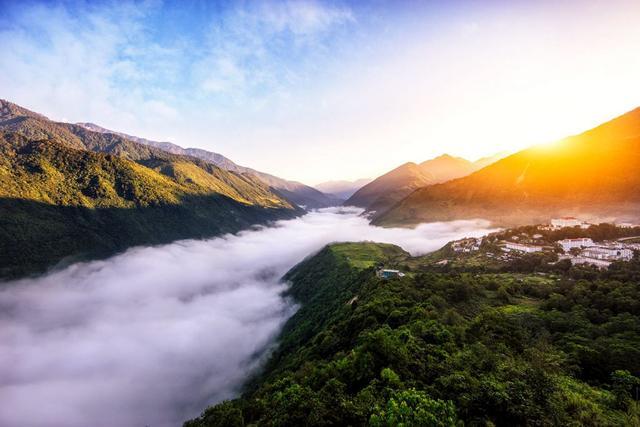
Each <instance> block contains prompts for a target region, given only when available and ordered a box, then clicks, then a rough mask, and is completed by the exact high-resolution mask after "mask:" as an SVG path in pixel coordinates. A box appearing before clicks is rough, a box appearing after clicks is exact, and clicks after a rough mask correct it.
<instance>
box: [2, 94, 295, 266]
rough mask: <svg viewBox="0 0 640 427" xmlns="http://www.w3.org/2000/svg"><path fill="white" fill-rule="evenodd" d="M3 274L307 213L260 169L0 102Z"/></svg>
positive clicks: (234, 229) (198, 236)
mask: <svg viewBox="0 0 640 427" xmlns="http://www.w3.org/2000/svg"><path fill="white" fill-rule="evenodd" d="M0 152H1V153H2V156H1V157H0V277H15V276H19V275H23V274H29V273H34V272H40V271H43V270H44V269H45V268H47V267H49V266H51V265H53V264H55V263H58V262H60V261H65V260H68V261H72V260H78V259H83V258H92V257H99V256H107V255H111V254H113V253H114V252H117V251H120V250H123V249H125V248H127V247H130V246H132V245H141V244H158V243H166V242H169V241H172V240H176V239H183V238H202V237H210V236H213V235H217V234H220V233H225V232H235V231H238V230H241V229H243V228H245V227H248V226H250V225H252V224H256V223H264V222H266V221H270V220H276V219H280V218H291V217H293V216H296V215H299V214H300V213H302V210H301V209H300V208H299V207H297V206H295V205H294V204H292V203H290V202H289V201H288V200H286V199H285V198H283V197H282V196H281V195H279V194H277V193H275V192H273V191H271V190H270V188H269V187H268V186H267V185H266V184H264V183H263V182H262V181H261V180H259V179H258V178H256V177H255V176H254V175H252V174H241V173H236V172H230V171H226V170H224V169H221V168H219V167H217V166H215V165H213V164H211V163H209V162H205V161H203V160H200V159H197V158H194V157H190V156H183V155H176V154H171V153H168V152H166V151H163V150H160V149H158V148H154V147H150V146H147V145H143V144H140V143H137V142H134V141H131V140H129V139H126V138H124V137H122V136H119V135H115V134H104V133H98V132H93V131H90V130H88V129H86V128H84V127H82V126H78V125H73V124H67V123H56V122H53V121H50V120H48V119H46V117H44V116H41V115H39V114H36V113H33V112H30V111H28V110H26V109H24V108H21V107H19V106H16V105H14V104H12V103H10V102H7V101H0Z"/></svg>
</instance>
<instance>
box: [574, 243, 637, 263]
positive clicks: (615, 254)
mask: <svg viewBox="0 0 640 427" xmlns="http://www.w3.org/2000/svg"><path fill="white" fill-rule="evenodd" d="M582 255H583V256H584V257H587V258H592V259H599V260H608V261H615V260H621V261H629V260H631V259H632V258H633V251H632V250H631V249H629V248H625V247H622V246H592V247H589V248H586V249H584V250H583V251H582Z"/></svg>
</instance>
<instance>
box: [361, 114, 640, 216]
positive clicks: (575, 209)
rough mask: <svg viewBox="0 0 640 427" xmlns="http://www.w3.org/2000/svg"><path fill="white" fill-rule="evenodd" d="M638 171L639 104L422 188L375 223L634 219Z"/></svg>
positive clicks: (638, 206)
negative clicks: (606, 119) (555, 139)
mask: <svg viewBox="0 0 640 427" xmlns="http://www.w3.org/2000/svg"><path fill="white" fill-rule="evenodd" d="M639 169H640V108H638V109H635V110H633V111H630V112H628V113H626V114H624V115H622V116H620V117H618V118H615V119H613V120H611V121H609V122H607V123H604V124H602V125H600V126H598V127H596V128H594V129H591V130H589V131H587V132H584V133H582V134H579V135H575V136H571V137H568V138H565V139H563V140H561V141H558V142H555V143H553V144H547V145H541V146H536V147H531V148H529V149H526V150H522V151H520V152H518V153H515V154H513V155H511V156H508V157H506V158H504V159H502V160H499V161H497V162H495V163H493V164H491V165H489V166H487V167H485V168H483V169H481V170H479V171H476V172H475V173H472V174H471V175H469V176H466V177H463V178H459V179H454V180H451V181H449V182H445V183H441V184H436V185H429V186H424V187H421V188H420V189H418V190H416V191H414V192H413V193H411V194H410V195H408V196H407V197H406V198H404V199H402V200H401V201H399V202H397V203H396V204H395V205H394V206H393V207H392V208H391V209H389V210H388V211H386V212H381V213H379V214H377V215H375V217H374V220H373V223H374V224H377V225H384V226H392V225H403V226H406V225H414V224H418V223H420V222H431V221H447V220H456V219H469V218H485V219H489V220H492V221H494V222H495V223H497V224H502V225H516V224H527V223H537V222H546V221H548V220H549V218H550V217H553V216H561V215H572V216H578V217H582V218H585V219H589V220H592V221H594V220H597V219H598V218H601V219H611V218H612V217H613V218H616V219H625V220H636V219H637V218H638V217H639V216H640V215H639V212H640V174H639V173H638V170H639ZM356 194H357V193H356Z"/></svg>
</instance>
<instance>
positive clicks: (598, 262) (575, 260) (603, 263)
mask: <svg viewBox="0 0 640 427" xmlns="http://www.w3.org/2000/svg"><path fill="white" fill-rule="evenodd" d="M570 259H571V264H572V265H576V264H591V265H595V266H596V267H598V268H607V267H609V266H610V265H611V261H607V260H603V259H595V258H587V257H581V256H580V257H572V258H570Z"/></svg>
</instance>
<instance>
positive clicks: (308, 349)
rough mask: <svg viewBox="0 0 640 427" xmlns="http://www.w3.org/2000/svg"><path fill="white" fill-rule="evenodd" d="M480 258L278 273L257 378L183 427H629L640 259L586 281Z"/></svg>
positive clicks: (333, 256)
mask: <svg viewBox="0 0 640 427" xmlns="http://www.w3.org/2000/svg"><path fill="white" fill-rule="evenodd" d="M512 232H513V230H512ZM518 234H519V233H518ZM447 246H448V247H449V248H450V245H447ZM443 249H444V248H443ZM488 249H490V250H491V254H492V255H493V256H492V257H490V258H489V257H486V260H487V262H486V264H484V263H483V264H482V267H479V265H478V263H477V259H478V258H477V257H478V256H480V255H478V253H476V254H466V253H456V252H454V251H452V250H451V251H449V252H448V253H447V255H446V259H448V260H449V261H450V262H449V263H448V264H447V265H446V266H443V265H441V264H438V262H440V260H441V259H442V258H435V259H432V258H431V257H430V256H426V257H417V258H416V257H411V256H410V255H409V254H408V253H406V252H404V251H403V250H402V249H401V248H399V247H397V246H393V245H388V244H379V243H340V244H333V245H330V246H327V247H325V248H324V249H323V250H321V251H320V252H319V253H317V254H316V255H314V256H312V257H309V258H307V259H306V260H304V261H303V262H302V263H300V264H299V265H297V266H296V267H294V268H293V269H292V270H291V271H289V272H288V273H287V274H286V276H285V279H286V280H287V282H288V283H290V288H289V291H288V294H289V296H290V297H291V298H292V299H293V300H295V301H296V302H297V303H298V306H299V309H298V310H297V311H296V313H295V314H294V315H293V316H292V317H291V318H290V319H289V320H288V321H287V323H286V324H285V325H284V327H283V329H282V332H281V334H280V336H279V337H278V339H277V343H278V345H277V346H274V348H273V351H271V352H270V355H269V357H268V360H267V362H266V363H265V365H264V368H263V370H262V372H259V373H258V374H257V375H254V377H253V378H252V379H251V380H250V381H249V383H248V384H246V385H245V387H244V389H243V393H242V394H241V395H240V396H237V397H235V398H234V399H231V400H225V401H223V402H220V403H218V404H217V405H215V406H212V407H210V408H208V409H206V410H205V411H204V412H203V413H202V415H201V416H200V417H198V418H196V419H193V420H191V421H188V422H187V423H185V427H214V426H318V425H332V426H443V427H444V426H446V427H454V426H462V425H465V426H528V425H589V426H617V425H628V426H637V425H638V424H639V423H640V412H639V411H638V402H637V400H635V397H636V393H638V392H640V390H639V384H640V378H638V377H640V358H639V356H640V352H639V350H638V348H639V346H640V304H638V301H639V299H640V287H639V286H638V272H639V271H640V259H635V260H633V261H632V262H624V263H623V262H620V263H618V264H616V265H615V266H613V265H612V268H610V270H609V271H599V270H597V269H589V268H585V267H584V266H574V267H571V266H570V264H569V266H567V264H566V263H563V262H560V263H555V262H553V263H552V264H549V263H548V262H549V261H553V260H554V256H553V255H552V253H553V251H551V250H550V251H549V255H548V259H545V256H538V255H540V254H537V255H536V254H526V255H523V256H522V257H517V258H515V259H513V260H509V261H503V260H500V259H499V257H498V256H497V255H498V254H499V253H501V251H500V249H499V248H497V247H496V246H495V245H493V246H491V245H489V247H488ZM484 250H486V249H485V248H483V249H482V251H484ZM440 252H442V251H440ZM488 252H489V251H488V250H487V253H488ZM556 259H557V256H556ZM492 264H496V265H495V268H491V265H492ZM452 265H453V266H455V267H452ZM377 266H384V267H385V268H389V269H400V270H403V271H405V272H407V274H406V275H405V276H404V277H398V278H391V279H388V280H384V279H381V278H379V277H377V274H376V267H377ZM542 266H544V268H545V269H544V270H540V268H541V267H542ZM567 268H568V269H567ZM540 271H547V272H548V274H544V275H540V274H539V273H540ZM496 273H499V274H496Z"/></svg>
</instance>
